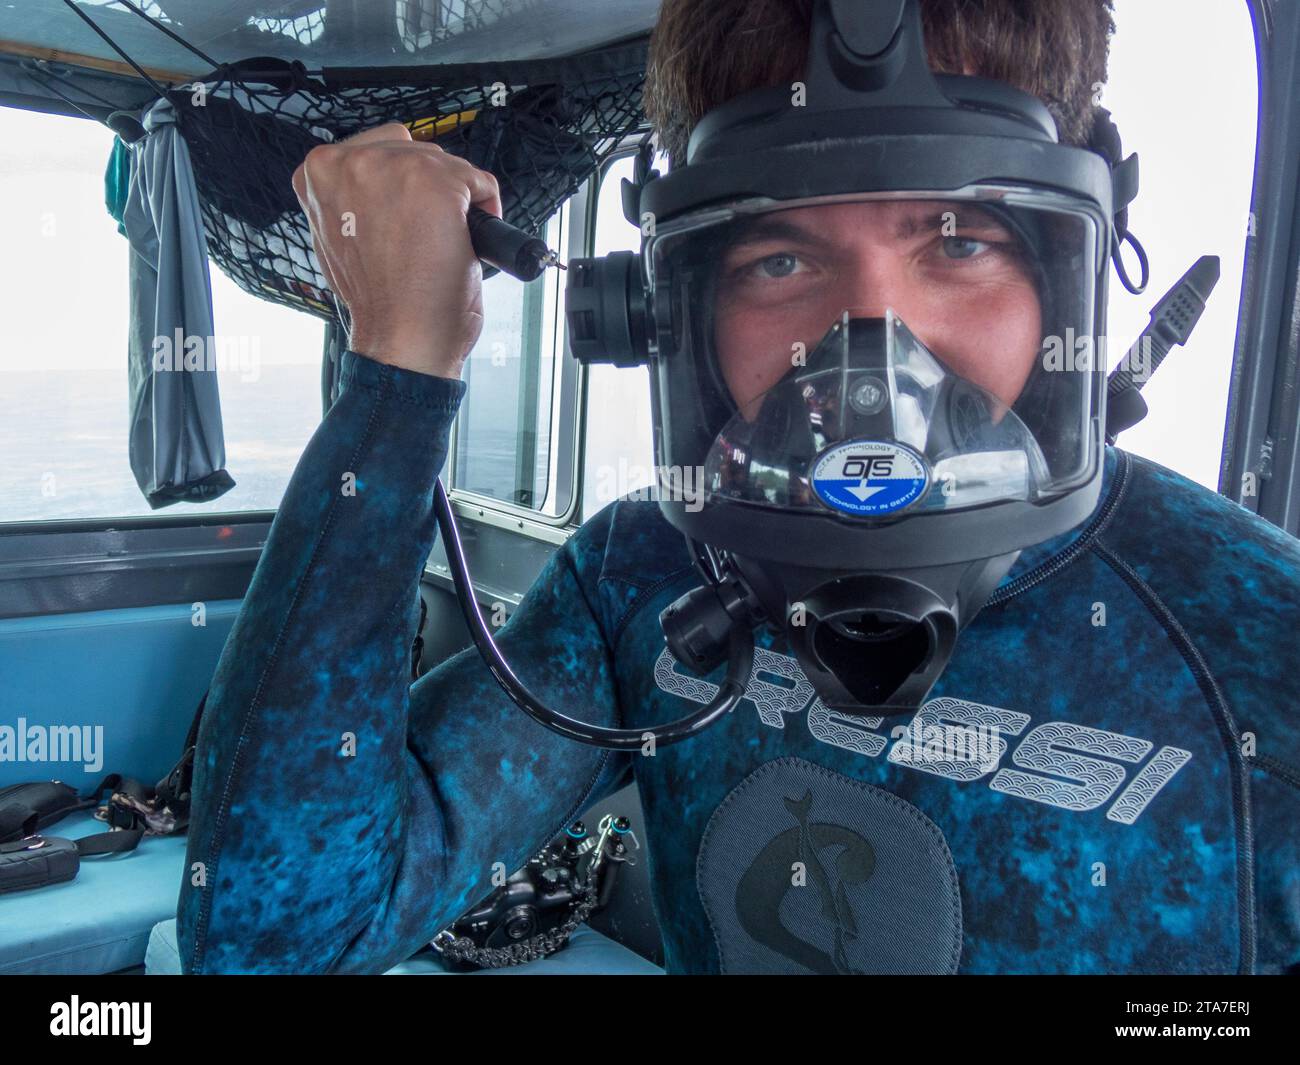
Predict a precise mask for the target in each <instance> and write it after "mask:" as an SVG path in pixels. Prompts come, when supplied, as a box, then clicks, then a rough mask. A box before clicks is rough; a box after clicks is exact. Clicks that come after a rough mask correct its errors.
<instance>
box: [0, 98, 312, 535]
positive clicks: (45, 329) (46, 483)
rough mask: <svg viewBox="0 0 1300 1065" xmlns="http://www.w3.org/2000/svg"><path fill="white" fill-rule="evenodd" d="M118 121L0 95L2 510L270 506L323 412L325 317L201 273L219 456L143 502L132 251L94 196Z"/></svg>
mask: <svg viewBox="0 0 1300 1065" xmlns="http://www.w3.org/2000/svg"><path fill="white" fill-rule="evenodd" d="M112 143H113V134H112V133H111V132H109V131H108V130H107V129H105V128H104V127H103V126H100V125H99V124H98V123H95V122H92V121H89V120H86V119H77V118H65V117H62V116H56V115H47V114H39V113H34V112H27V111H19V110H16V109H12V108H3V107H0V232H3V233H4V234H5V241H4V244H3V246H2V249H3V250H0V292H3V293H4V303H3V306H4V314H3V317H0V454H3V455H4V456H5V460H4V462H3V463H0V521H37V520H51V519H94V518H117V517H130V516H136V515H147V514H153V513H163V514H178V513H179V514H186V513H214V512H215V513H221V512H231V511H249V510H270V509H274V508H275V507H276V506H278V505H279V502H280V497H281V496H282V495H283V493H284V488H285V485H286V484H287V483H288V480H289V476H290V475H291V474H292V473H293V469H294V466H295V465H296V464H297V462H298V459H299V457H300V456H301V454H302V450H303V448H304V446H305V445H306V443H307V440H308V438H309V437H310V436H311V434H312V432H313V431H314V429H315V427H316V425H317V424H318V423H319V421H320V363H321V348H322V343H323V338H324V324H323V323H322V322H320V321H319V320H317V319H315V318H311V317H309V316H307V315H304V314H301V313H298V312H294V311H291V310H289V309H287V308H284V307H279V306H276V305H274V304H269V303H266V302H264V301H262V300H259V299H257V298H255V297H253V296H250V295H248V294H247V293H245V292H244V291H243V290H241V289H239V288H237V287H236V286H235V285H234V284H233V283H232V282H231V281H229V280H228V279H227V278H226V277H225V276H224V275H223V274H221V273H220V271H219V270H216V269H213V270H212V295H213V313H214V323H215V328H216V332H217V337H216V338H215V339H216V341H217V344H218V345H219V346H218V347H217V350H218V351H223V350H225V351H231V352H238V353H239V357H238V358H237V359H236V358H231V359H229V360H227V361H226V362H224V363H221V364H220V367H221V368H220V369H219V370H218V387H219V389H220V394H221V408H222V415H223V422H224V430H225V442H226V469H227V470H228V472H229V473H230V475H231V476H232V477H233V478H234V480H235V482H236V484H235V487H234V488H232V489H231V490H230V491H229V492H227V493H226V494H225V495H223V496H221V497H220V498H218V499H215V500H212V501H210V502H207V503H202V504H194V503H176V504H173V505H172V506H170V507H167V508H165V509H164V510H163V511H160V512H155V511H153V510H152V509H151V508H150V506H149V504H148V503H147V502H146V500H145V499H144V496H143V495H142V494H141V492H140V489H139V487H138V486H137V485H136V482H135V478H134V476H133V475H132V473H131V468H130V465H129V463H128V458H127V432H128V426H129V420H130V414H129V409H128V392H127V359H126V350H127V315H128V309H129V300H128V280H127V267H128V258H127V257H128V254H129V247H128V245H127V242H126V238H125V237H123V236H121V235H120V234H119V233H118V232H117V223H116V222H115V221H114V220H113V219H112V218H111V217H110V216H109V214H108V212H107V210H106V209H105V207H104V170H105V167H106V165H107V163H108V158H109V152H110V150H111V148H112Z"/></svg>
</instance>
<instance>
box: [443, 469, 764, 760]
mask: <svg viewBox="0 0 1300 1065" xmlns="http://www.w3.org/2000/svg"><path fill="white" fill-rule="evenodd" d="M433 508H434V516H435V517H436V518H437V521H438V529H439V531H440V532H441V533H442V545H443V549H444V550H445V551H446V552H447V562H448V564H449V565H450V567H451V576H452V580H453V581H454V582H455V585H456V594H457V598H459V599H460V607H461V610H462V612H463V613H464V615H465V624H466V626H467V627H468V628H469V634H470V636H471V637H473V639H474V644H475V646H476V647H477V648H478V651H479V654H480V655H482V657H483V661H484V662H485V663H486V664H487V667H488V669H489V670H491V672H492V676H494V677H495V678H496V681H497V683H498V684H500V685H501V687H502V688H503V689H504V690H505V693H506V694H507V695H508V696H510V698H511V699H512V700H513V701H514V703H515V705H517V706H518V707H519V708H520V709H521V710H523V712H524V713H526V714H527V715H528V716H529V717H531V718H532V719H533V720H534V721H536V722H537V723H538V724H539V725H544V726H546V728H548V729H550V730H551V731H552V732H558V733H559V734H560V735H561V736H567V737H568V738H569V739H571V740H577V741H578V742H579V743H585V744H588V745H590V746H592V747H604V748H606V749H607V750H613V751H629V750H638V749H641V748H644V747H646V746H647V745H649V746H650V747H651V749H652V750H653V748H655V747H659V746H663V745H664V744H668V743H680V742H681V741H682V740H688V739H690V738H691V737H692V736H695V735H697V734H698V733H699V732H701V731H703V730H704V729H705V728H707V727H708V726H709V725H712V724H713V723H714V722H715V721H717V720H718V719H719V718H721V717H723V716H725V715H726V714H728V713H729V712H730V711H731V710H732V709H734V708H735V706H736V704H737V703H738V702H740V700H741V698H743V696H744V694H745V688H746V686H747V685H748V684H749V677H750V674H751V673H752V671H753V668H754V640H753V635H752V634H751V633H750V632H748V631H746V630H744V629H743V628H741V627H740V626H739V625H738V626H736V627H735V628H733V629H732V631H731V647H730V653H729V657H728V661H727V675H726V678H725V679H724V680H723V682H722V686H721V687H720V688H719V689H718V694H717V695H716V696H714V698H713V701H712V702H710V703H709V704H708V705H706V706H704V707H703V708H701V709H700V710H697V711H696V712H695V713H693V714H690V715H688V716H686V717H683V718H679V719H678V720H676V721H671V722H669V723H668V724H666V725H656V726H654V727H653V728H643V729H623V728H605V727H603V726H601V725H592V724H590V723H588V722H586V721H578V720H576V719H574V718H571V717H565V716H564V715H563V714H559V713H556V712H555V711H554V710H552V709H551V708H550V707H548V706H546V705H545V704H544V703H543V702H542V701H541V700H540V699H538V698H537V696H535V695H534V694H533V693H532V692H530V691H529V690H528V688H527V687H526V686H525V685H524V683H523V681H521V680H520V679H519V678H518V677H517V676H515V674H514V671H513V670H512V669H511V668H510V665H509V663H507V662H506V660H505V658H504V657H503V656H502V654H501V652H500V651H499V650H498V649H497V645H496V641H495V640H493V638H492V633H491V632H489V631H488V627H487V623H486V622H485V621H484V620H483V613H482V611H481V610H479V605H478V600H477V599H476V598H475V597H474V583H473V581H472V580H470V575H469V567H468V566H467V565H466V563H465V551H464V549H463V548H462V547H461V542H460V532H459V530H458V529H457V528H456V518H455V515H454V514H453V513H452V509H451V500H450V499H448V498H447V490H446V489H445V488H444V487H443V484H442V480H441V478H440V479H439V480H438V481H437V482H436V483H435V485H434V488H433Z"/></svg>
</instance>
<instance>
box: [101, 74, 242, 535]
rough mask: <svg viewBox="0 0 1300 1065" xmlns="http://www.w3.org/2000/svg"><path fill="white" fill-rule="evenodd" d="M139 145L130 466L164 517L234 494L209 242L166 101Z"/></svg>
mask: <svg viewBox="0 0 1300 1065" xmlns="http://www.w3.org/2000/svg"><path fill="white" fill-rule="evenodd" d="M143 124H144V128H145V136H144V137H143V138H142V139H141V140H139V141H137V142H136V143H135V144H133V145H132V146H131V151H132V153H133V160H132V167H131V184H130V191H129V193H128V195H127V200H126V207H125V210H124V211H123V217H122V222H123V224H124V225H125V227H126V235H127V239H128V240H129V241H130V242H131V256H130V258H131V266H130V280H131V323H130V336H129V339H128V353H127V358H128V371H129V387H130V405H131V428H130V460H131V471H132V472H133V473H134V474H135V479H136V483H137V484H138V485H139V486H140V491H141V492H143V493H144V497H145V499H147V500H148V501H149V505H150V506H151V507H153V508H154V509H155V510H157V509H158V508H159V507H165V506H170V505H171V504H172V503H181V502H188V503H203V502H207V501H208V500H210V499H216V498H217V497H218V496H221V495H224V494H225V493H226V492H228V491H229V490H230V489H231V488H233V487H234V486H235V482H234V480H233V479H232V478H231V476H230V474H229V473H227V472H226V470H225V468H224V467H225V464H226V443H225V437H224V434H223V433H222V428H221V399H220V396H219V395H218V391H217V365H218V363H217V359H216V352H217V345H216V343H215V341H214V337H213V328H212V288H211V283H210V281H209V277H208V251H207V241H206V239H205V236H204V232H203V219H202V215H201V214H200V211H199V199H198V194H197V193H196V192H195V188H194V171H193V169H192V168H191V166H190V153H189V149H188V148H187V147H186V145H185V141H184V140H183V139H182V138H181V136H180V133H179V131H178V130H177V128H176V123H175V112H174V110H173V107H172V104H171V102H170V101H168V100H160V101H159V102H158V103H156V104H155V105H154V106H153V107H152V108H150V110H149V111H148V112H147V113H146V114H145V116H144V119H143Z"/></svg>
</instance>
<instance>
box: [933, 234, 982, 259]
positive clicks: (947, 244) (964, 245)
mask: <svg viewBox="0 0 1300 1065" xmlns="http://www.w3.org/2000/svg"><path fill="white" fill-rule="evenodd" d="M992 246H993V245H991V244H988V243H986V242H985V241H982V240H971V239H970V238H969V237H944V238H943V253H944V255H946V256H947V257H948V258H949V259H971V258H974V257H975V256H976V255H979V254H980V253H981V252H985V251H987V250H988V249H989V248H991V247H992Z"/></svg>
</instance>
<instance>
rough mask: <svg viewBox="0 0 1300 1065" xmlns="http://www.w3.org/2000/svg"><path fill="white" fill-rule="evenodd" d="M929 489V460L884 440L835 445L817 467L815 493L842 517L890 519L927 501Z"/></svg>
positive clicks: (814, 468) (821, 456) (857, 441)
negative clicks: (904, 509)
mask: <svg viewBox="0 0 1300 1065" xmlns="http://www.w3.org/2000/svg"><path fill="white" fill-rule="evenodd" d="M929 484H930V470H929V467H927V466H926V464H925V459H923V458H921V456H920V455H918V454H917V453H916V452H915V451H913V450H912V449H911V448H909V447H904V446H903V445H902V444H894V443H889V442H887V441H884V440H850V441H848V442H847V443H844V444H836V445H835V446H834V447H832V448H829V449H828V450H826V451H824V452H822V454H821V455H820V456H819V457H818V458H817V460H816V461H815V462H814V463H813V470H812V486H813V491H814V492H816V493H817V498H818V499H820V500H821V501H822V502H823V503H825V504H826V505H827V506H828V507H830V508H831V509H832V510H838V511H839V512H840V513H842V514H860V515H877V514H892V513H894V512H895V511H898V510H902V509H903V508H904V507H909V506H911V505H912V504H913V503H915V502H916V501H917V500H918V499H920V498H921V497H922V496H923V495H925V490H926V488H927V487H928V486H929Z"/></svg>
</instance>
